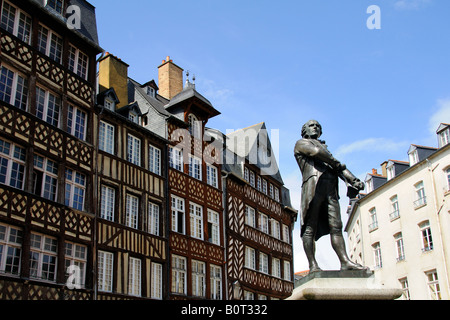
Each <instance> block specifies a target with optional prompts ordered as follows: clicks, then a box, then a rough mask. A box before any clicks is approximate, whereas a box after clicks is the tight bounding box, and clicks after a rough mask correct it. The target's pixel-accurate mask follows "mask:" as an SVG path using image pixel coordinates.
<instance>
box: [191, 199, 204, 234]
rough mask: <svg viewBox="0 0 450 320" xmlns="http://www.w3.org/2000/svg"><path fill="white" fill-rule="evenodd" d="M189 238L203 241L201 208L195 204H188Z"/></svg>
mask: <svg viewBox="0 0 450 320" xmlns="http://www.w3.org/2000/svg"><path fill="white" fill-rule="evenodd" d="M189 215H190V221H191V237H194V238H197V239H201V240H203V208H202V207H201V206H199V205H198V204H195V203H190V204H189Z"/></svg>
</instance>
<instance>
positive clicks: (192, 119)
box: [188, 114, 202, 138]
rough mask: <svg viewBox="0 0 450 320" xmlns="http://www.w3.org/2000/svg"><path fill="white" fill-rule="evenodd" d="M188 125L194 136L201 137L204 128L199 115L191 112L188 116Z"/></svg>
mask: <svg viewBox="0 0 450 320" xmlns="http://www.w3.org/2000/svg"><path fill="white" fill-rule="evenodd" d="M188 125H189V133H190V134H191V135H192V136H193V137H194V138H200V137H201V130H202V123H201V121H198V119H197V117H196V116H194V115H193V114H190V115H189V116H188Z"/></svg>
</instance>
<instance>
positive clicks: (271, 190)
mask: <svg viewBox="0 0 450 320" xmlns="http://www.w3.org/2000/svg"><path fill="white" fill-rule="evenodd" d="M269 196H270V197H271V198H272V199H273V198H274V190H273V184H270V185H269Z"/></svg>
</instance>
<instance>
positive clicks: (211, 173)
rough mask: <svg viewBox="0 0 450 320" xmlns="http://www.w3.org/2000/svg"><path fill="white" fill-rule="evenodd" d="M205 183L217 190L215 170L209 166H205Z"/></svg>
mask: <svg viewBox="0 0 450 320" xmlns="http://www.w3.org/2000/svg"><path fill="white" fill-rule="evenodd" d="M206 182H207V183H208V184H209V185H210V186H212V187H214V188H218V187H219V185H218V181H217V168H216V167H214V166H211V165H206Z"/></svg>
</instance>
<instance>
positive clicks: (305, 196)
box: [294, 139, 338, 240]
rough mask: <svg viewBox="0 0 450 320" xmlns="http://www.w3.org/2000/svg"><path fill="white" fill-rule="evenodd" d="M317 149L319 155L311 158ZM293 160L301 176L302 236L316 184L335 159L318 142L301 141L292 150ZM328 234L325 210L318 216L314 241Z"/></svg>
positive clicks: (310, 140) (311, 140) (330, 168)
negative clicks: (313, 151) (294, 159)
mask: <svg viewBox="0 0 450 320" xmlns="http://www.w3.org/2000/svg"><path fill="white" fill-rule="evenodd" d="M314 149H319V150H320V152H319V153H320V154H318V155H316V156H313V155H311V151H312V150H314ZM294 154H295V158H296V160H297V163H298V165H299V167H300V170H301V172H302V176H303V185H302V199H301V225H302V233H301V234H302V236H303V233H304V231H305V230H304V227H305V222H306V220H307V219H308V209H309V205H310V203H311V201H312V200H313V198H314V195H315V192H316V187H317V183H318V181H319V179H320V177H321V176H322V174H323V173H324V172H325V171H326V170H332V167H331V166H330V164H331V163H333V162H335V161H336V159H334V157H333V156H332V155H331V153H330V152H329V151H328V149H327V147H326V146H325V145H324V144H323V143H321V142H320V141H318V140H313V139H302V140H299V141H298V142H297V144H296V145H295V150H294ZM336 195H338V179H337V176H336ZM329 233H330V228H329V224H328V216H327V210H324V214H320V217H319V222H318V226H317V232H316V240H318V239H320V238H321V237H322V236H324V235H327V234H329Z"/></svg>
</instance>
